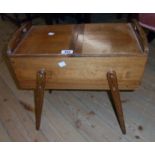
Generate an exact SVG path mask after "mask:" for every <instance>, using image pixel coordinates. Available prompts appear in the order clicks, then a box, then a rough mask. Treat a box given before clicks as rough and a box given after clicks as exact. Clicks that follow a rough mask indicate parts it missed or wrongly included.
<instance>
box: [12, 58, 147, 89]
mask: <svg viewBox="0 0 155 155" xmlns="http://www.w3.org/2000/svg"><path fill="white" fill-rule="evenodd" d="M129 58H131V59H129ZM61 61H64V62H65V63H66V67H64V68H61V67H59V66H58V63H59V62H61ZM146 61H147V57H146V56H141V57H94V58H93V57H80V58H79V57H64V58H59V57H12V58H11V65H12V67H13V69H14V72H15V75H16V81H17V82H18V85H19V87H20V88H25V89H34V88H35V81H36V72H37V71H38V70H39V69H41V68H45V70H46V74H47V82H46V87H45V88H46V89H96V90H98V89H99V90H102V89H109V87H108V82H107V77H106V74H107V72H108V71H111V70H115V71H116V72H117V74H118V84H119V89H121V90H122V89H127V90H132V89H135V88H137V87H138V86H139V84H140V81H141V79H142V76H143V72H144V68H145V64H146Z"/></svg>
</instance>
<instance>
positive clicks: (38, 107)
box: [34, 69, 46, 130]
mask: <svg viewBox="0 0 155 155" xmlns="http://www.w3.org/2000/svg"><path fill="white" fill-rule="evenodd" d="M45 82H46V73H45V70H43V69H42V70H40V71H38V72H37V77H36V89H35V91H34V95H35V117H36V129H37V130H39V128H40V122H41V113H42V106H43V101H44V89H45Z"/></svg>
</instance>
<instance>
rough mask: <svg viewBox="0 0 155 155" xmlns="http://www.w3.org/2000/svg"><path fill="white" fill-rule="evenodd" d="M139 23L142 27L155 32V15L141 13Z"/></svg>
mask: <svg viewBox="0 0 155 155" xmlns="http://www.w3.org/2000/svg"><path fill="white" fill-rule="evenodd" d="M139 23H140V24H141V26H143V27H145V28H147V29H149V30H152V31H155V13H140V14H139Z"/></svg>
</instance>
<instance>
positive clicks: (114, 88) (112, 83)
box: [107, 71, 126, 134]
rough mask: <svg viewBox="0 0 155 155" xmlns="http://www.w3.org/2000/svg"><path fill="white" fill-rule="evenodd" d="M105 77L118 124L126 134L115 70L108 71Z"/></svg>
mask: <svg viewBox="0 0 155 155" xmlns="http://www.w3.org/2000/svg"><path fill="white" fill-rule="evenodd" d="M107 79H108V83H109V88H110V92H111V96H112V99H113V103H114V108H115V110H116V114H117V118H118V122H119V124H120V127H121V130H122V133H123V134H126V128H125V122H124V116H123V109H122V103H121V99H120V93H119V87H118V82H117V74H116V72H115V71H111V72H108V73H107Z"/></svg>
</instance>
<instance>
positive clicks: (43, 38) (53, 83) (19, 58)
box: [7, 21, 148, 133]
mask: <svg viewBox="0 0 155 155" xmlns="http://www.w3.org/2000/svg"><path fill="white" fill-rule="evenodd" d="M147 53H148V45H147V40H146V37H145V34H144V32H143V30H142V28H141V27H140V26H139V25H138V23H137V22H136V21H134V22H133V23H111V24H109V23H107V24H75V25H37V26H31V25H30V24H29V23H28V24H25V25H23V26H21V27H20V28H19V29H18V30H17V31H16V32H15V34H14V35H13V37H12V39H11V40H10V42H9V45H8V51H7V57H8V60H9V64H10V66H11V71H12V74H13V77H14V79H15V81H16V83H17V85H18V87H19V88H21V89H34V90H35V106H36V127H37V129H39V125H40V118H41V109H42V103H43V95H44V90H45V89H78V90H79V89H83V90H84V89H86V90H110V91H111V95H112V97H113V101H114V104H115V107H116V112H117V115H118V120H119V123H120V126H121V128H122V131H123V133H125V125H124V119H123V112H122V106H121V101H120V97H119V90H134V89H136V88H137V87H138V86H139V85H140V82H141V80H142V77H143V73H144V68H145V64H146V61H147Z"/></svg>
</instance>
